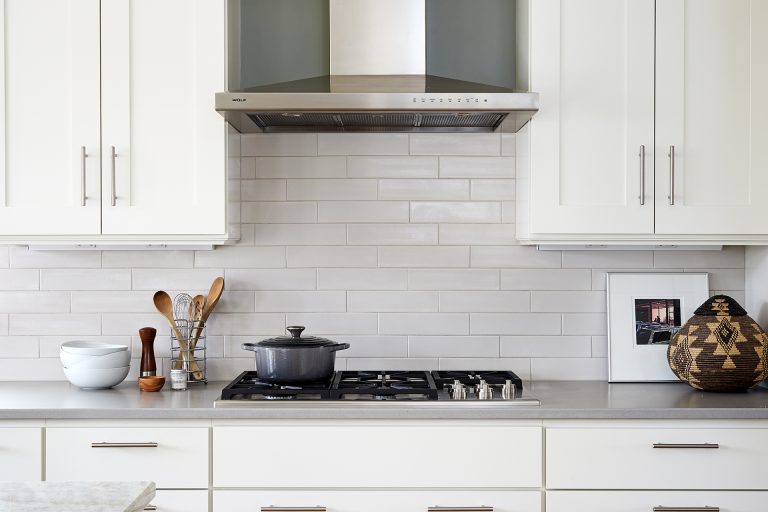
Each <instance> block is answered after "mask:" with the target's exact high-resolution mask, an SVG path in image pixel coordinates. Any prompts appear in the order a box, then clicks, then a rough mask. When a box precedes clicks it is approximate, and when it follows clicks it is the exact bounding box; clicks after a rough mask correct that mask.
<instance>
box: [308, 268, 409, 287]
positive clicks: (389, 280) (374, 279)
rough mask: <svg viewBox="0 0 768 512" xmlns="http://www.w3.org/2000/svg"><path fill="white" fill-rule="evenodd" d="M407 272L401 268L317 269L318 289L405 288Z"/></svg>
mask: <svg viewBox="0 0 768 512" xmlns="http://www.w3.org/2000/svg"><path fill="white" fill-rule="evenodd" d="M407 286H408V272H407V271H406V270H402V269H394V268H392V269H387V268H380V269H358V268H319V269H317V289H318V290H372V291H373V290H405V289H406V288H407Z"/></svg>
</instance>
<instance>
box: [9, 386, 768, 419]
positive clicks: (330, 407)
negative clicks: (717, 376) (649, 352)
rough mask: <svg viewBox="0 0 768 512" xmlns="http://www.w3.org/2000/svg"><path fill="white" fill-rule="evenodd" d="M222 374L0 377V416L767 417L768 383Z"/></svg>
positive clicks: (157, 417) (207, 417) (255, 417)
mask: <svg viewBox="0 0 768 512" xmlns="http://www.w3.org/2000/svg"><path fill="white" fill-rule="evenodd" d="M226 384H227V383H226V382H211V383H208V384H207V385H206V386H202V387H195V388H191V389H189V390H187V391H171V390H170V389H169V386H168V385H166V387H165V388H164V389H163V390H162V391H161V392H159V393H142V392H140V391H139V390H138V389H137V387H136V385H135V383H132V382H131V383H127V382H126V383H123V384H121V385H120V386H117V387H116V388H114V389H110V390H93V391H86V390H81V389H78V388H76V387H74V386H72V385H70V384H69V383H67V382H0V419H67V418H80V419H180V418H199V419H238V418H240V419H249V418H251V419H259V418H264V419H291V418H297V419H298V418H306V419H366V418H379V419H384V418H392V419H398V418H408V419H514V418H518V419H768V390H767V389H765V388H761V387H758V388H756V389H754V390H752V391H749V392H747V393H705V392H701V391H696V390H694V389H692V388H690V387H688V386H687V385H685V384H682V383H654V384H608V383H606V382H598V381H557V382H555V381H552V382H543V381H541V382H532V383H526V392H527V393H528V394H530V395H531V396H534V397H536V398H538V399H539V400H541V405H540V406H536V405H524V406H519V405H513V404H509V403H505V402H492V403H489V402H458V403H457V402H443V401H440V402H394V401H390V402H377V401H355V402H338V401H337V402H331V401H329V402H315V401H305V402H300V401H282V402H273V401H264V402H257V403H256V404H255V406H254V407H237V408H214V406H213V404H214V400H215V399H216V398H218V397H219V396H220V394H221V389H222V388H223V387H224V386H225V385H226Z"/></svg>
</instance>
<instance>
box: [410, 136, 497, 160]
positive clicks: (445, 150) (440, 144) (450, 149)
mask: <svg viewBox="0 0 768 512" xmlns="http://www.w3.org/2000/svg"><path fill="white" fill-rule="evenodd" d="M411 154H412V155H489V156H498V155H500V154H501V136H500V135H499V134H496V133H415V134H412V135H411Z"/></svg>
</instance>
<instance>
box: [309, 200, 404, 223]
mask: <svg viewBox="0 0 768 512" xmlns="http://www.w3.org/2000/svg"><path fill="white" fill-rule="evenodd" d="M317 208H318V210H317V215H318V219H317V220H318V221H319V222H408V219H409V212H408V202H407V201H321V202H320V203H318V205H317Z"/></svg>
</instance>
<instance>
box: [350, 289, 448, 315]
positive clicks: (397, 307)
mask: <svg viewBox="0 0 768 512" xmlns="http://www.w3.org/2000/svg"><path fill="white" fill-rule="evenodd" d="M437 306H438V295H437V292H402V291H375V292H369V291H348V292H347V309H348V310H349V311H359V312H363V311H364V312H371V313H378V312H381V313H428V312H437V310H438V307H437Z"/></svg>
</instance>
